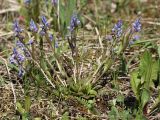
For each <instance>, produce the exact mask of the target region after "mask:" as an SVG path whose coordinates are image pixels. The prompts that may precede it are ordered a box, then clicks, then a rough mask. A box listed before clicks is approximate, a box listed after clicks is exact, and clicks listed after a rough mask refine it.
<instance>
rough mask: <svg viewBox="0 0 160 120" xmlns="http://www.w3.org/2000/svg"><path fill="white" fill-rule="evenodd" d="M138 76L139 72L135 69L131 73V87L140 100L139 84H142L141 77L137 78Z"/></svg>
mask: <svg viewBox="0 0 160 120" xmlns="http://www.w3.org/2000/svg"><path fill="white" fill-rule="evenodd" d="M137 77H138V73H137V72H136V71H135V72H133V73H132V74H131V87H132V90H133V92H134V94H135V96H136V98H137V100H139V89H138V88H139V85H140V82H141V81H140V79H138V78H137Z"/></svg>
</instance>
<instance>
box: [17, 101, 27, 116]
mask: <svg viewBox="0 0 160 120" xmlns="http://www.w3.org/2000/svg"><path fill="white" fill-rule="evenodd" d="M16 106H17V110H18V112H20V114H24V113H25V109H23V107H22V105H21V104H20V103H19V102H17V103H16Z"/></svg>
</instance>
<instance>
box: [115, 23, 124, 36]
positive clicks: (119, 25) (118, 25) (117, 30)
mask: <svg viewBox="0 0 160 120" xmlns="http://www.w3.org/2000/svg"><path fill="white" fill-rule="evenodd" d="M122 25H123V22H122V20H119V21H118V22H117V23H116V24H115V25H114V27H113V29H112V32H114V33H115V35H116V37H121V35H122V32H123V30H122Z"/></svg>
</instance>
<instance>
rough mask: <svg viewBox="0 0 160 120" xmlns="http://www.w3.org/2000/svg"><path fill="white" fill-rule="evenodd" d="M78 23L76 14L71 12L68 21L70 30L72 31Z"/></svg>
mask: <svg viewBox="0 0 160 120" xmlns="http://www.w3.org/2000/svg"><path fill="white" fill-rule="evenodd" d="M79 24H80V20H79V19H78V17H77V14H73V15H72V17H71V21H70V31H71V32H72V31H73V30H74V29H75V28H76V27H78V25H79Z"/></svg>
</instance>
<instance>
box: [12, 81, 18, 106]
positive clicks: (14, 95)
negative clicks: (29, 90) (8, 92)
mask: <svg viewBox="0 0 160 120" xmlns="http://www.w3.org/2000/svg"><path fill="white" fill-rule="evenodd" d="M10 85H11V89H12V92H13V97H14V105H15V109H17V106H16V101H17V99H16V94H15V90H14V86H13V83H12V82H10Z"/></svg>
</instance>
